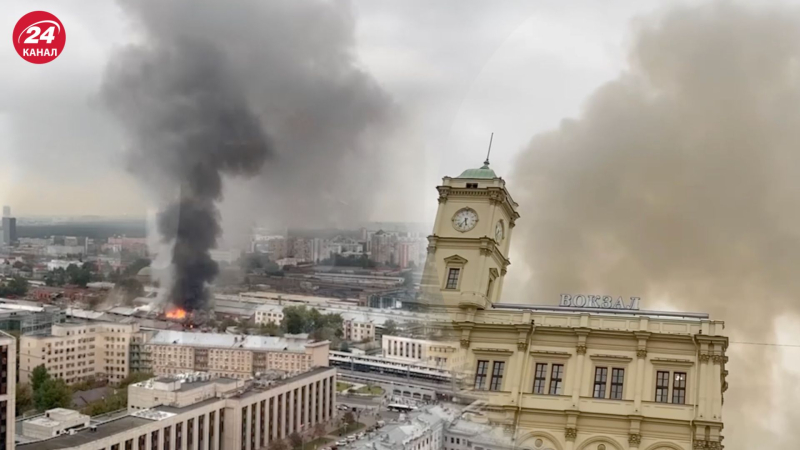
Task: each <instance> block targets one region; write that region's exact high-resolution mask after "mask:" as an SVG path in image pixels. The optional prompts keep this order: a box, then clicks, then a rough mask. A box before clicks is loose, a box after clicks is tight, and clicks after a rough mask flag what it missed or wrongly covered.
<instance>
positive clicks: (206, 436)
mask: <svg viewBox="0 0 800 450" xmlns="http://www.w3.org/2000/svg"><path fill="white" fill-rule="evenodd" d="M203 422H204V423H203V448H202V450H208V449H209V448H211V447H210V444H211V440H210V439H211V438H210V437H209V431H210V430H211V418H210V417H209V416H208V413H204V414H203ZM158 448H164V443H163V442H159V443H158Z"/></svg>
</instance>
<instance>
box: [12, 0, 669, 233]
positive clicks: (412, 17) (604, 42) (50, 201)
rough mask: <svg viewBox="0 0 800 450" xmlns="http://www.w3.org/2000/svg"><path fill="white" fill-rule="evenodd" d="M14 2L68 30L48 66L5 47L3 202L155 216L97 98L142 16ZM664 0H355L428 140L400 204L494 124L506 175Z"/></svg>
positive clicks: (419, 141) (363, 29)
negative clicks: (635, 24) (133, 19)
mask: <svg viewBox="0 0 800 450" xmlns="http://www.w3.org/2000/svg"><path fill="white" fill-rule="evenodd" d="M4 3H5V4H4V10H5V13H4V14H3V15H2V17H0V28H2V29H11V28H12V27H13V26H14V23H15V22H16V20H17V19H18V18H19V17H20V16H22V15H23V14H24V13H26V12H28V11H30V10H33V9H42V10H46V11H50V12H52V13H54V14H56V15H57V16H58V17H59V18H60V19H61V20H62V22H63V23H64V24H65V27H66V30H67V36H68V38H67V46H66V49H65V51H64V54H63V55H62V56H61V57H59V58H58V59H57V60H55V61H54V62H52V63H50V64H47V65H43V66H37V65H32V64H28V63H27V62H25V61H23V60H22V59H21V58H19V57H18V56H17V55H16V54H15V52H14V49H13V48H12V47H11V45H6V46H3V47H2V48H0V60H2V61H3V68H4V70H3V71H2V73H0V82H1V84H0V93H2V95H0V130H2V133H0V161H2V164H0V202H1V203H3V204H10V205H12V206H13V208H14V211H15V213H16V214H17V215H20V216H24V215H41V214H101V215H117V214H132V215H142V214H143V213H144V210H145V208H146V204H147V202H146V201H145V200H144V197H143V196H142V194H141V193H140V191H139V188H138V187H137V185H136V183H135V181H134V180H132V179H131V178H130V175H128V174H127V173H126V171H125V170H124V168H123V167H124V161H122V158H121V154H122V152H123V148H124V146H125V145H126V142H125V140H124V138H123V137H122V136H121V133H120V131H119V126H118V125H117V124H116V123H115V122H114V121H113V120H111V119H110V118H109V117H108V116H107V114H106V113H105V111H104V110H103V108H102V107H100V106H99V105H98V101H97V92H98V89H99V85H100V82H101V81H102V78H103V72H104V69H105V65H106V63H107V61H108V59H109V57H110V55H111V54H112V52H114V51H115V50H119V48H120V47H121V46H122V45H124V44H126V43H129V42H131V41H134V40H135V39H136V35H135V33H136V32H135V29H134V28H133V27H132V26H131V24H130V21H129V20H128V19H126V17H125V15H124V14H123V13H122V11H121V10H120V9H119V8H118V6H117V5H116V4H115V3H114V2H109V1H98V0H80V1H69V0H67V1H64V0H61V1H33V2H32V1H24V2H22V1H11V2H4ZM662 4H663V2H657V1H652V0H648V1H606V2H603V3H602V6H600V4H599V3H598V2H594V1H572V2H561V1H537V2H507V1H499V2H488V1H482V2H479V1H440V2H421V1H403V2H370V1H355V2H354V3H353V4H352V8H353V10H354V15H355V27H356V30H355V33H356V44H355V51H356V53H357V57H358V59H359V64H360V65H361V66H362V67H363V68H364V69H365V70H366V71H367V72H368V73H370V74H372V76H373V77H374V78H375V79H376V80H377V82H378V83H379V84H380V85H381V86H382V87H383V88H384V89H385V90H386V91H387V92H388V93H389V94H390V95H391V97H392V99H393V100H394V101H395V102H396V104H397V105H398V106H399V107H400V110H401V111H402V113H403V116H404V118H405V120H406V121H407V122H406V123H407V125H408V128H406V129H405V130H404V132H405V133H408V134H410V135H412V136H410V139H408V140H407V142H408V145H413V146H414V147H415V148H413V149H408V155H409V157H408V158H407V159H406V162H407V163H408V165H407V166H404V168H403V170H406V171H408V172H409V174H408V175H409V177H410V178H409V179H410V180H412V181H413V182H414V183H413V186H414V187H413V188H408V189H407V195H404V198H403V199H402V201H401V202H403V203H405V204H408V203H411V204H413V205H414V206H412V208H413V209H414V212H415V213H417V214H415V215H416V216H417V217H419V218H420V219H421V220H430V219H431V217H432V215H433V212H434V211H435V202H434V201H433V199H434V198H435V192H434V191H433V186H434V185H435V184H436V183H437V181H438V180H439V179H440V178H441V176H443V175H457V174H458V173H460V171H462V170H464V169H465V168H467V167H472V166H478V165H480V163H481V162H482V161H483V159H484V157H485V152H486V148H487V144H488V140H489V134H490V133H491V132H494V133H495V140H494V146H493V155H492V166H493V167H494V168H495V169H496V170H497V172H498V173H500V174H501V175H504V176H506V178H507V177H508V175H507V174H508V173H509V172H510V168H511V162H512V160H513V157H514V155H515V153H517V152H518V151H519V149H520V148H522V147H523V146H524V145H525V143H526V142H527V141H528V140H529V139H530V138H531V137H532V136H533V135H534V134H535V133H537V132H539V131H542V130H546V129H549V128H552V127H553V126H556V125H557V124H558V123H559V122H560V121H561V120H562V119H563V118H565V117H570V116H573V115H575V114H577V113H578V112H579V111H580V108H581V105H582V102H583V101H584V99H585V98H586V96H587V95H588V94H589V93H591V92H592V90H594V89H595V88H596V87H597V86H599V85H600V84H602V83H603V82H605V81H607V80H609V79H611V78H613V77H614V76H615V75H616V74H617V73H618V72H619V71H620V70H623V69H624V64H625V54H626V40H627V39H628V38H629V35H630V30H631V27H632V20H634V19H635V18H636V17H637V16H639V15H642V14H651V13H653V12H654V11H656V10H657V9H658V8H660V7H662ZM420 202H425V203H424V205H425V206H424V207H423V208H421V209H416V208H417V207H419V206H420ZM380 203H382V202H379V204H378V205H376V209H375V213H374V214H375V217H374V219H376V220H404V219H407V214H408V211H409V208H408V207H406V208H399V209H398V208H394V207H391V206H389V205H386V204H380ZM387 203H389V202H387Z"/></svg>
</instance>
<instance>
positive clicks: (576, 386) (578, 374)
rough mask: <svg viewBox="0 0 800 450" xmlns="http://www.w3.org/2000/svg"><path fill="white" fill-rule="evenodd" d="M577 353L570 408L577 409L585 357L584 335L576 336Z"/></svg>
mask: <svg viewBox="0 0 800 450" xmlns="http://www.w3.org/2000/svg"><path fill="white" fill-rule="evenodd" d="M575 353H577V355H578V367H577V368H576V369H575V380H574V382H573V383H572V384H573V386H572V409H578V403H579V401H580V397H581V386H582V385H583V361H584V360H585V359H586V336H585V335H584V336H578V345H577V346H576V347H575Z"/></svg>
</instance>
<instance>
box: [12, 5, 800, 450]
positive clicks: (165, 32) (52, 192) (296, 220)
mask: <svg viewBox="0 0 800 450" xmlns="http://www.w3.org/2000/svg"><path fill="white" fill-rule="evenodd" d="M689 3H691V4H692V5H693V6H685V5H681V4H679V3H676V2H668V1H658V0H649V1H635V0H629V1H621V0H616V1H615V0H609V1H603V2H598V1H595V0H583V1H580V0H576V1H571V2H564V1H558V0H543V1H537V2H528V1H519V2H516V1H498V2H494V1H493V2H489V1H469V0H466V1H462V0H458V1H456V0H445V1H441V2H422V1H402V2H401V1H398V2H391V3H389V2H372V1H369V0H354V1H353V2H321V1H320V2H296V1H289V0H284V1H270V2H251V1H241V2H234V3H230V4H232V5H234V6H230V7H229V6H227V5H229V2H224V4H225V5H226V6H225V7H224V8H221V7H220V6H219V5H222V4H223V3H221V2H212V1H206V2H188V1H186V2H156V1H149V2H147V3H141V2H130V3H128V2H125V3H124V4H120V3H117V2H109V1H101V0H59V1H36V0H34V1H30V0H26V1H21V0H15V1H11V2H8V1H7V2H4V5H3V8H4V14H3V15H2V16H0V29H11V28H12V27H13V25H14V22H15V21H16V19H17V18H18V17H20V16H21V15H23V14H24V13H26V12H28V11H30V10H33V9H43V10H47V11H50V12H53V13H55V14H56V15H57V16H59V18H60V19H61V21H62V22H63V23H64V24H65V27H66V29H67V33H68V39H67V46H66V49H65V52H64V54H63V55H62V56H60V57H59V58H58V59H57V60H56V61H55V62H53V63H51V64H48V65H45V66H34V65H31V64H28V63H25V62H24V61H23V60H22V59H21V58H19V57H18V56H17V55H16V54H15V53H14V51H13V48H12V47H11V45H6V46H0V61H2V62H3V64H2V67H3V70H1V71H0V203H4V204H11V205H12V206H13V208H14V210H15V211H16V213H17V214H18V215H21V216H25V215H35V214H103V215H119V214H131V215H135V216H141V215H143V214H144V211H145V210H146V209H147V208H148V207H153V206H162V205H160V204H156V203H159V202H160V201H164V198H162V197H163V195H162V194H163V192H165V191H164V190H162V189H164V188H163V186H161V184H160V182H155V183H151V182H147V183H146V184H147V186H148V187H149V188H151V189H143V187H142V185H143V183H142V182H141V176H139V177H138V178H137V176H136V175H137V172H136V171H135V170H134V171H131V170H130V169H131V160H130V155H131V152H132V151H133V152H134V154H135V153H136V150H137V148H136V147H135V145H134V147H133V148H132V145H133V144H134V143H135V142H136V140H135V139H131V136H130V135H129V133H126V131H130V130H126V126H125V122H124V121H120V120H119V119H120V117H119V114H116V115H114V114H111V113H110V112H109V109H108V102H107V101H105V100H104V97H103V96H102V95H101V91H102V89H101V87H102V84H103V82H104V81H105V80H106V79H107V78H106V77H107V74H108V72H107V70H108V68H109V63H110V62H111V61H113V60H114V58H115V57H118V56H119V55H120V52H122V51H123V50H124V49H130V48H131V47H130V46H131V45H134V46H137V45H139V46H142V45H145V46H147V45H150V44H153V43H154V42H155V41H153V39H154V38H155V39H156V40H158V39H163V38H164V37H165V36H170V38H181V39H188V40H189V41H193V42H194V41H203V40H206V42H207V43H208V42H210V43H211V44H213V46H214V47H217V49H218V50H220V49H221V50H222V51H223V55H222V56H220V60H221V61H223V62H222V63H221V64H223V65H224V69H225V72H224V73H226V74H227V75H228V76H231V77H233V79H236V81H237V89H240V90H241V93H242V95H243V96H245V97H246V100H247V102H246V103H247V106H248V108H250V110H251V111H252V112H253V114H254V115H256V116H257V117H258V120H259V123H260V125H261V126H262V127H263V131H264V133H265V135H266V136H267V139H269V140H270V141H271V142H274V151H271V152H269V155H267V156H266V157H265V159H264V161H263V168H262V169H261V170H257V171H255V172H257V173H256V174H252V175H253V176H252V177H251V178H247V179H244V178H232V177H230V175H233V174H225V175H224V177H225V178H224V181H223V184H222V190H221V191H220V195H219V196H218V197H219V198H220V199H222V200H221V203H220V209H221V217H222V220H223V228H225V229H226V230H237V229H238V227H245V228H246V227H247V226H249V223H250V222H251V221H252V220H256V219H259V218H263V217H264V216H268V217H269V218H270V219H272V220H277V221H279V222H280V221H283V222H285V223H290V224H294V225H300V226H320V225H340V224H346V223H347V222H349V221H360V220H367V219H376V220H407V221H414V222H419V221H426V220H430V219H431V218H432V216H433V212H434V211H435V208H436V201H435V198H436V195H435V191H434V190H433V186H434V185H435V184H436V183H437V182H438V181H439V179H440V177H441V176H442V175H445V174H447V175H456V174H458V173H459V172H460V171H462V170H463V169H464V168H466V167H472V166H477V165H479V164H480V162H481V161H482V160H483V157H484V151H485V145H486V141H487V139H488V135H489V133H490V132H492V131H494V132H495V133H496V134H495V141H494V150H493V157H492V166H493V167H494V168H495V170H497V172H498V173H500V174H501V175H503V176H504V177H505V178H507V180H508V181H509V188H510V189H511V191H512V194H513V195H514V196H515V199H516V200H518V202H519V203H520V213H521V215H522V218H521V219H520V220H519V222H518V226H517V228H516V229H515V234H514V239H515V242H514V244H513V245H512V247H513V249H512V254H511V260H512V261H513V265H512V266H511V270H510V271H509V281H508V282H507V287H506V289H504V299H503V300H504V301H508V302H515V303H523V302H525V301H526V300H528V299H530V300H529V301H530V302H533V303H552V302H554V301H555V300H556V298H557V295H558V294H559V293H561V292H564V291H571V292H580V291H586V292H589V293H598V294H600V293H602V294H605V293H609V294H614V295H637V296H641V297H642V307H646V308H648V309H656V308H662V307H663V308H676V309H689V310H698V311H707V312H710V313H712V314H713V316H714V317H715V318H720V319H723V320H726V322H727V325H728V328H727V330H728V331H729V333H730V335H731V338H732V341H733V343H732V345H731V348H730V350H729V355H730V357H731V361H730V364H729V367H728V369H729V370H730V376H729V381H730V383H731V389H730V390H729V391H728V392H727V393H726V404H725V417H726V425H727V427H726V432H725V434H726V440H725V445H726V448H728V449H732V450H740V449H747V448H794V447H796V443H795V442H793V441H792V440H791V439H794V437H793V436H792V433H791V432H790V430H791V426H792V425H793V424H794V423H796V422H798V420H800V413H798V412H796V408H795V406H794V405H795V403H797V401H798V400H800V390H798V389H800V388H797V386H800V383H798V381H800V380H798V377H800V366H798V364H797V363H796V362H794V360H796V359H797V357H798V356H800V350H798V349H794V348H792V347H773V346H754V345H744V344H740V342H762V343H779V344H780V343H785V344H794V343H796V342H798V337H799V335H798V334H797V333H796V332H794V330H796V329H798V324H799V323H800V315H799V314H798V309H800V306H798V304H799V303H798V301H797V300H796V299H795V298H794V296H795V295H796V292H798V289H797V287H798V286H797V285H798V284H800V282H798V281H796V280H798V279H800V277H798V276H796V275H795V271H796V266H798V264H797V263H798V261H800V245H798V244H797V241H798V239H797V238H798V236H797V234H798V233H799V232H798V231H796V230H798V225H797V219H798V215H800V214H798V213H796V212H795V211H796V208H795V205H796V204H798V203H800V183H799V182H798V181H796V180H797V178H798V169H797V167H798V165H797V162H798V161H796V160H797V159H798V158H800V157H799V156H796V155H797V154H798V153H797V150H796V148H797V147H798V142H800V131H796V130H797V129H798V128H797V126H796V125H797V123H798V120H797V119H798V114H800V113H798V111H800V90H799V89H800V83H799V82H800V62H799V61H800V36H798V33H799V31H798V30H800V9H798V5H800V1H793V2H792V1H786V2H776V1H767V0H751V1H745V0H742V1H740V2H738V3H737V2H724V3H723V4H724V5H727V6H720V5H721V4H719V3H714V2H708V1H703V2H689ZM709 3H710V4H712V5H713V6H708V4H709ZM125 4H128V5H129V6H128V7H123V6H121V5H125ZM189 4H191V5H193V7H194V8H197V10H196V11H193V12H192V13H186V14H184V13H183V11H182V8H188V6H187V5H189ZM130 5H133V7H131V6H130ZM136 5H146V6H147V7H146V8H144V9H140V8H137V7H136ZM197 5H201V6H197ZM731 5H744V6H731ZM176 24H177V26H174V25H176ZM155 43H158V42H155ZM123 119H124V117H123ZM140 175H141V174H140ZM161 179H162V178H159V180H161ZM168 187H169V186H168ZM152 188H155V189H152ZM167 190H169V189H167ZM153 191H155V192H153ZM215 199H216V196H215ZM167 200H170V199H167ZM531 293H534V294H531ZM523 295H524V296H523Z"/></svg>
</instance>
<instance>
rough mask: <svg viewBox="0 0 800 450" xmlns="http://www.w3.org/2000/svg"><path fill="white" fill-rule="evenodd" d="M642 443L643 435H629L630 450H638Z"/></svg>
mask: <svg viewBox="0 0 800 450" xmlns="http://www.w3.org/2000/svg"><path fill="white" fill-rule="evenodd" d="M641 443H642V435H641V434H639V433H635V434H634V433H631V434H629V435H628V449H629V450H637V449H638V448H639V444H641Z"/></svg>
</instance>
